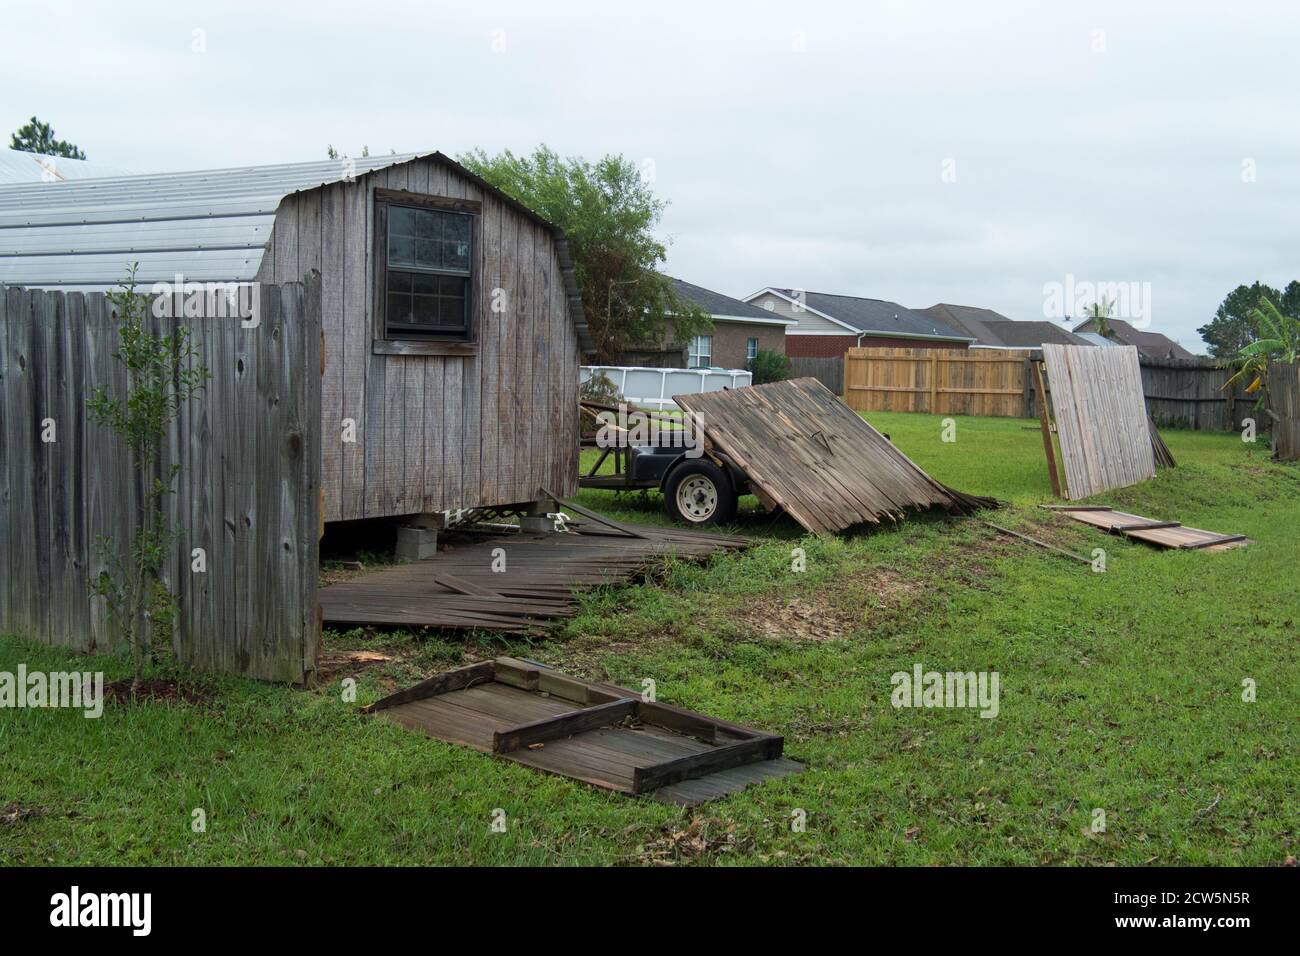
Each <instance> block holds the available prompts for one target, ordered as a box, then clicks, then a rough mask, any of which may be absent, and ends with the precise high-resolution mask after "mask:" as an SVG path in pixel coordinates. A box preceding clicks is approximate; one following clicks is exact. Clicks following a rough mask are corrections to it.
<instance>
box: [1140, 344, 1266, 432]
mask: <svg viewBox="0 0 1300 956" xmlns="http://www.w3.org/2000/svg"><path fill="white" fill-rule="evenodd" d="M1138 361H1139V363H1140V364H1141V367H1142V393H1143V394H1144V395H1145V396H1146V400H1147V413H1148V414H1149V415H1150V416H1151V418H1152V419H1153V420H1154V421H1155V423H1156V424H1157V425H1159V426H1160V427H1161V428H1195V429H1199V430H1201V431H1236V430H1237V429H1239V428H1241V420H1242V419H1243V418H1255V419H1256V420H1257V424H1258V427H1259V428H1261V429H1263V428H1264V427H1265V426H1266V422H1264V421H1262V420H1261V419H1263V418H1265V417H1266V416H1263V415H1257V414H1255V411H1254V406H1255V398H1254V396H1252V395H1247V394H1246V392H1245V386H1244V385H1242V384H1240V383H1239V384H1237V385H1234V386H1233V388H1232V389H1230V390H1228V391H1224V390H1223V386H1224V383H1226V382H1227V381H1228V379H1229V378H1230V377H1231V376H1232V372H1233V370H1232V369H1231V368H1229V367H1227V366H1226V365H1225V364H1224V363H1222V362H1220V361H1218V360H1217V359H1210V358H1196V359H1153V358H1147V357H1145V356H1139V357H1138ZM1247 384H1249V383H1247Z"/></svg>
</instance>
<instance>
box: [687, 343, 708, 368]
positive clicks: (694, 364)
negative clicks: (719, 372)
mask: <svg viewBox="0 0 1300 956" xmlns="http://www.w3.org/2000/svg"><path fill="white" fill-rule="evenodd" d="M712 363H713V336H711V335H697V336H695V338H693V339H691V347H690V366H691V368H708V367H709V366H710V365H711V364H712Z"/></svg>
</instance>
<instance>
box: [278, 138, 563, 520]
mask: <svg viewBox="0 0 1300 956" xmlns="http://www.w3.org/2000/svg"><path fill="white" fill-rule="evenodd" d="M377 188H378V189H400V190H406V191H409V192H412V193H417V194H424V195H433V196H447V197H451V198H456V199H470V200H475V201H477V202H480V203H482V215H481V217H480V221H479V224H478V230H477V234H476V237H475V239H476V243H477V248H476V249H475V250H474V254H475V257H476V259H475V268H476V270H477V283H478V290H479V295H478V297H477V301H476V304H475V310H476V311H475V315H474V316H473V321H474V323H475V339H476V341H477V343H478V354H477V355H473V356H418V355H379V354H374V353H373V351H372V338H373V336H372V329H373V315H372V312H373V303H374V301H375V294H374V293H375V279H376V277H375V270H374V263H373V258H374V256H373V249H374V190H375V189H377ZM313 269H315V270H319V271H320V273H321V286H322V324H323V328H324V334H325V374H324V379H323V383H322V388H321V432H322V436H323V440H322V443H321V475H322V483H323V487H324V492H325V511H324V514H325V520H326V521H339V520H349V519H355V518H376V517H384V516H391V515H405V514H415V513H418V512H427V511H441V510H444V509H450V508H464V507H478V506H486V505H504V504H515V503H520V502H526V501H531V500H533V499H534V498H536V497H537V495H538V490H539V489H540V488H542V487H546V488H547V489H549V490H551V491H553V492H555V493H556V494H560V495H566V494H572V493H573V492H574V491H575V490H576V487H577V470H578V466H577V457H576V456H577V447H578V413H577V389H578V341H577V333H576V330H575V329H574V325H573V322H572V321H571V320H570V316H569V311H568V302H567V299H566V296H565V290H564V285H563V281H562V278H561V271H560V262H559V259H558V257H557V255H556V249H555V244H554V241H553V240H552V237H551V234H550V232H549V230H547V229H546V228H544V227H543V226H541V225H539V224H538V223H536V222H535V221H534V220H532V219H529V218H528V217H527V216H524V215H522V214H520V213H519V212H518V211H516V210H515V209H512V208H511V207H510V206H508V205H507V204H505V203H503V202H501V201H500V200H499V199H498V198H496V197H495V196H493V195H491V194H490V193H488V192H487V191H485V190H482V189H480V188H479V187H478V186H477V185H476V184H475V183H473V182H471V181H470V180H467V179H465V178H464V177H463V176H461V175H460V174H458V173H456V172H455V171H454V170H451V169H450V168H448V167H447V166H445V165H444V164H442V163H440V162H438V161H437V160H435V159H420V160H413V161H412V162H409V163H401V164H399V165H396V166H391V167H388V168H387V169H382V170H378V171H376V172H373V173H370V174H368V175H365V176H359V177H358V178H357V180H356V181H355V182H351V183H335V184H331V185H328V186H322V187H321V188H319V189H313V190H310V191H307V192H301V193H296V194H294V195H291V196H287V197H286V198H285V199H284V201H283V202H282V203H281V204H280V208H279V210H278V211H277V213H276V221H275V227H274V229H273V231H272V238H271V242H270V246H269V248H268V250H267V254H266V257H265V259H264V260H263V263H262V269H261V272H260V274H259V278H260V279H261V280H262V281H263V282H274V283H280V282H288V281H295V280H298V279H300V278H301V277H302V276H303V275H305V274H306V273H307V272H309V271H310V270H313ZM494 289H501V290H503V291H504V293H505V295H504V302H505V304H506V308H505V310H504V311H502V312H497V311H494V310H493V308H492V305H493V301H494V297H493V294H492V292H493V290H494ZM346 420H350V421H351V422H353V423H354V424H355V439H356V440H355V442H346V441H344V440H343V439H344V437H345V436H344V422H345V421H346Z"/></svg>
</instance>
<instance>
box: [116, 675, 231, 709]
mask: <svg viewBox="0 0 1300 956" xmlns="http://www.w3.org/2000/svg"><path fill="white" fill-rule="evenodd" d="M210 699H211V698H210V697H209V696H208V694H206V693H205V692H204V691H202V690H200V689H199V688H197V687H194V686H193V685H189V684H182V683H180V682H179V681H174V680H142V681H140V683H139V684H138V685H137V686H136V687H135V689H134V690H132V688H131V681H130V680H129V679H127V680H115V681H113V682H112V683H110V684H105V685H104V700H106V701H112V702H113V703H117V704H127V705H130V704H138V703H142V702H145V701H158V702H161V703H165V704H180V703H184V704H206V703H207V702H208V701H209V700H210Z"/></svg>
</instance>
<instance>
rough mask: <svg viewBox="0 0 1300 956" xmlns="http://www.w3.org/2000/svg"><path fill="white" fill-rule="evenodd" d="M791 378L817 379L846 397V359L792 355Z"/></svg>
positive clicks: (840, 357)
mask: <svg viewBox="0 0 1300 956" xmlns="http://www.w3.org/2000/svg"><path fill="white" fill-rule="evenodd" d="M790 377H791V378H815V379H817V381H819V382H821V383H822V384H823V385H825V386H826V387H827V388H829V389H830V390H831V391H832V392H834V393H835V394H836V395H840V396H843V395H844V357H843V356H840V355H833V356H825V357H823V356H813V355H792V356H790Z"/></svg>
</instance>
